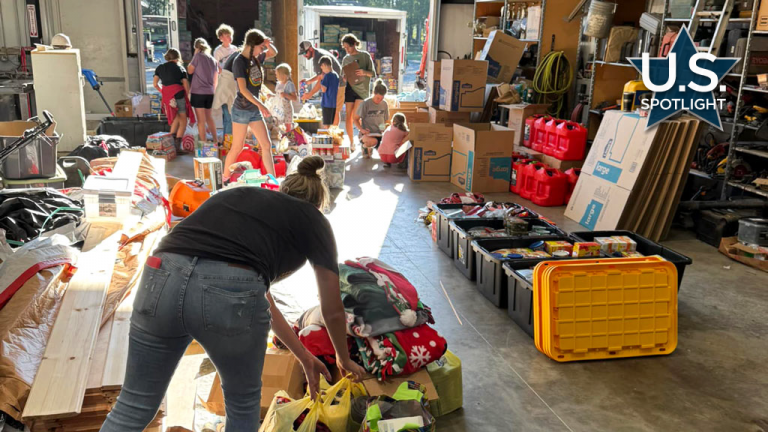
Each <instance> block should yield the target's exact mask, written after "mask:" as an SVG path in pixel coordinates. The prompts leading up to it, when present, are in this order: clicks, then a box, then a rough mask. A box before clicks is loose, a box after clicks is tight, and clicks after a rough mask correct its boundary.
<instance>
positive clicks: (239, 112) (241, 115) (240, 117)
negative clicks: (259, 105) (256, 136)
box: [232, 106, 263, 124]
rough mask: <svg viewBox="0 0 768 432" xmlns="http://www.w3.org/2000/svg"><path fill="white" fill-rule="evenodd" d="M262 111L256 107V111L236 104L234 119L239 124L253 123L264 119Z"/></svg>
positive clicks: (233, 109) (233, 110)
mask: <svg viewBox="0 0 768 432" xmlns="http://www.w3.org/2000/svg"><path fill="white" fill-rule="evenodd" d="M262 118H263V117H262V116H261V111H259V110H258V109H256V110H255V111H251V110H244V109H240V108H238V107H236V106H233V107H232V121H233V122H235V123H238V124H251V123H253V122H257V121H261V120H262Z"/></svg>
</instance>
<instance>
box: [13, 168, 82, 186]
mask: <svg viewBox="0 0 768 432" xmlns="http://www.w3.org/2000/svg"><path fill="white" fill-rule="evenodd" d="M66 182H67V173H65V172H64V170H63V169H62V168H61V167H60V166H57V167H56V175H54V176H53V177H51V178H43V179H27V180H8V179H0V185H2V186H3V187H7V188H8V189H36V188H53V189H64V187H65V186H66Z"/></svg>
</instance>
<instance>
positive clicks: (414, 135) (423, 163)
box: [408, 124, 453, 182]
mask: <svg viewBox="0 0 768 432" xmlns="http://www.w3.org/2000/svg"><path fill="white" fill-rule="evenodd" d="M408 138H409V141H410V143H411V148H410V150H409V153H408V177H410V179H411V180H412V181H434V182H437V181H450V179H451V153H452V148H451V144H452V142H453V127H452V126H447V125H443V124H414V125H411V132H410V133H409V134H408Z"/></svg>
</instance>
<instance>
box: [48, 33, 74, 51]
mask: <svg viewBox="0 0 768 432" xmlns="http://www.w3.org/2000/svg"><path fill="white" fill-rule="evenodd" d="M51 45H52V46H53V47H54V48H56V49H68V48H72V42H70V40H69V36H67V35H65V34H64V33H59V34H57V35H56V36H54V37H53V39H51Z"/></svg>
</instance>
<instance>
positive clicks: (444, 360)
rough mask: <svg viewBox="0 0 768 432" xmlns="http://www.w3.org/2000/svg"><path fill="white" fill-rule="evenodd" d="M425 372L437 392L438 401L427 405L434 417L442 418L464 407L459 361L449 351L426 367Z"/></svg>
mask: <svg viewBox="0 0 768 432" xmlns="http://www.w3.org/2000/svg"><path fill="white" fill-rule="evenodd" d="M427 372H428V373H429V378H430V379H431V380H432V384H434V385H435V390H437V396H438V399H437V400H436V401H432V402H430V403H429V411H430V412H431V413H432V415H433V416H434V417H440V416H444V415H446V414H448V413H451V412H453V411H456V410H457V409H459V408H461V407H462V406H463V405H464V392H463V390H462V378H461V360H460V359H459V358H458V357H456V355H455V354H454V353H452V352H450V351H446V352H445V355H443V356H442V357H440V359H439V360H437V361H434V362H432V363H430V364H428V365H427Z"/></svg>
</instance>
